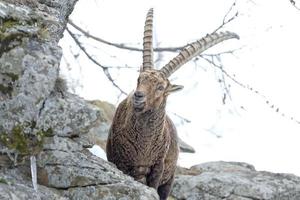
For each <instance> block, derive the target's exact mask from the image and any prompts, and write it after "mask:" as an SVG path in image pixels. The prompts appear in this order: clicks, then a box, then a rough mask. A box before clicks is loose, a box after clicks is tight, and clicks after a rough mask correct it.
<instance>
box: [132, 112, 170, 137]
mask: <svg viewBox="0 0 300 200" xmlns="http://www.w3.org/2000/svg"><path fill="white" fill-rule="evenodd" d="M165 115H166V112H165V106H162V107H161V108H159V109H157V110H149V111H146V112H145V113H141V114H136V113H133V115H132V122H133V124H132V125H133V128H134V129H135V131H136V133H138V134H139V135H144V136H146V135H157V134H155V133H156V132H161V131H162V130H163V126H164V123H165Z"/></svg>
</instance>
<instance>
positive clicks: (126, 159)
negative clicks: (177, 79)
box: [106, 9, 239, 200]
mask: <svg viewBox="0 0 300 200" xmlns="http://www.w3.org/2000/svg"><path fill="white" fill-rule="evenodd" d="M152 26H153V9H150V10H149V11H148V13H147V17H146V22H145V27H144V38H143V65H142V67H141V70H140V74H139V77H138V81H137V87H136V89H135V91H134V92H132V93H131V94H129V95H128V97H127V98H126V99H124V100H123V101H122V102H121V103H120V104H119V106H118V108H117V110H116V113H115V116H114V119H113V122H112V125H111V128H110V131H109V136H108V140H107V148H106V151H107V158H108V161H110V162H113V163H114V164H116V166H117V167H118V168H119V169H120V170H121V171H123V172H124V173H125V174H128V175H130V176H132V177H133V178H134V179H135V180H137V181H140V182H142V183H144V184H146V185H148V186H150V187H153V188H155V189H156V190H157V192H158V194H159V196H160V199H161V200H165V199H167V197H168V195H169V193H170V190H171V187H172V183H173V180H174V172H175V168H176V163H177V158H178V152H179V150H178V144H177V133H176V128H175V126H174V124H173V123H172V121H171V119H170V118H169V117H168V116H167V115H166V109H165V108H166V101H167V97H168V95H169V94H171V93H173V92H175V91H179V90H181V89H182V88H183V86H180V85H173V84H171V83H170V81H169V80H168V77H169V76H170V75H171V74H172V73H174V72H175V71H176V70H177V69H178V68H179V67H181V66H182V65H183V64H185V63H186V62H188V61H189V60H191V59H192V58H194V57H195V56H197V55H199V54H200V53H202V52H203V51H205V50H206V49H208V48H210V47H212V46H214V45H215V44H218V43H220V42H222V41H224V40H228V39H231V38H237V39H238V38H239V37H238V35H237V34H235V33H231V32H221V33H212V34H210V35H206V36H205V37H204V38H202V39H200V40H198V41H196V42H194V43H191V44H189V45H187V46H186V47H185V48H184V49H183V50H182V51H181V52H180V53H179V55H177V56H176V57H175V58H173V59H172V60H171V61H170V62H169V63H168V64H166V65H165V66H164V67H163V68H162V69H160V70H156V69H154V68H153V47H152Z"/></svg>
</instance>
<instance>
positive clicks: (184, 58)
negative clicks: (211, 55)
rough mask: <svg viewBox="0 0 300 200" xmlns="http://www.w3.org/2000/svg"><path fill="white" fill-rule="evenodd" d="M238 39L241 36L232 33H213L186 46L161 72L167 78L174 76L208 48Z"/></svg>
mask: <svg viewBox="0 0 300 200" xmlns="http://www.w3.org/2000/svg"><path fill="white" fill-rule="evenodd" d="M232 38H236V39H239V36H238V35H237V34H235V33H232V32H228V31H226V32H220V33H212V34H207V35H206V36H205V37H203V38H202V39H200V40H197V41H196V42H193V43H192V44H189V45H188V46H186V47H185V48H184V49H183V50H181V52H180V53H179V55H177V56H176V57H175V58H173V59H172V60H171V61H170V62H169V63H168V64H166V65H165V66H164V67H163V68H162V69H160V72H161V73H163V74H164V75H165V77H169V76H170V75H171V74H173V73H174V72H175V71H176V70H177V69H179V68H180V67H181V66H182V65H184V64H185V63H187V62H188V61H190V60H191V59H192V58H194V57H195V56H197V55H199V54H201V53H202V52H203V51H205V50H207V49H208V48H210V47H212V46H214V45H216V44H218V43H220V42H223V41H224V40H228V39H232Z"/></svg>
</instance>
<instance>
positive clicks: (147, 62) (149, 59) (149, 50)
mask: <svg viewBox="0 0 300 200" xmlns="http://www.w3.org/2000/svg"><path fill="white" fill-rule="evenodd" d="M152 28H153V8H150V9H149V11H148V13H147V17H146V21H145V27H144V38H143V70H145V69H149V68H152V67H153V47H152V43H153V42H152V41H153V30H152Z"/></svg>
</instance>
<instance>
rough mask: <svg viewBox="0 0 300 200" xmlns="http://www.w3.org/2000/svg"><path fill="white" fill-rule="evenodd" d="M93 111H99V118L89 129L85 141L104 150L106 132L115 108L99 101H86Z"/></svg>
mask: <svg viewBox="0 0 300 200" xmlns="http://www.w3.org/2000/svg"><path fill="white" fill-rule="evenodd" d="M87 102H88V103H89V104H91V105H92V106H93V108H94V109H95V110H99V111H101V112H100V113H101V116H100V117H99V118H98V120H97V121H96V122H95V124H94V126H93V127H92V128H91V129H89V132H88V134H87V136H86V137H87V140H88V141H90V142H93V144H96V145H99V146H100V147H101V148H102V149H103V150H106V140H107V137H108V131H109V128H110V125H111V122H112V120H113V115H114V112H115V109H116V108H115V106H114V105H112V104H110V103H108V102H106V101H100V100H94V101H87Z"/></svg>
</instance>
